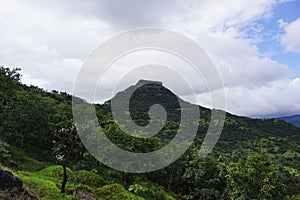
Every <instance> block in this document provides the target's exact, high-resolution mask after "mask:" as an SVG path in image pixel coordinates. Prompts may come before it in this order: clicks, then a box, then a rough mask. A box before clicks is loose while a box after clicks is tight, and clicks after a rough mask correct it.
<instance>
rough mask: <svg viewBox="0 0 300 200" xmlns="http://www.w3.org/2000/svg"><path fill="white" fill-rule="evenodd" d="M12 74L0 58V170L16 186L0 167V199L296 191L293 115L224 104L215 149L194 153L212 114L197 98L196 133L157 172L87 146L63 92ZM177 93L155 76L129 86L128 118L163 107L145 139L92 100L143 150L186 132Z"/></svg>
mask: <svg viewBox="0 0 300 200" xmlns="http://www.w3.org/2000/svg"><path fill="white" fill-rule="evenodd" d="M20 79H21V75H20V73H19V69H11V68H8V67H4V66H1V67H0V172H3V171H9V172H11V173H12V174H13V176H14V177H16V179H17V180H21V182H22V183H23V185H24V190H22V191H21V192H18V190H17V189H16V188H14V187H4V186H5V184H6V183H5V184H4V183H3V180H4V179H2V180H1V178H2V176H1V173H0V199H51V200H52V199H109V200H118V199H124V200H126V199H128V200H129V199H130V200H135V199H137V200H139V199H141V200H142V199H147V200H148V199H149V200H151V199H153V200H172V199H195V200H200V199H211V200H213V199H224V200H225V199H234V200H235V199H240V200H244V199H245V200H246V199H287V200H291V199H293V200H294V199H300V172H299V169H300V159H299V158H300V128H298V127H296V126H293V125H292V124H289V123H286V122H285V121H282V120H279V119H251V118H247V117H240V116H235V115H232V114H230V113H227V115H226V119H225V124H224V129H223V131H222V134H221V137H220V139H219V141H218V143H217V145H216V146H215V148H214V150H213V151H212V152H211V153H209V154H208V155H207V156H206V157H205V158H199V155H198V151H199V148H200V146H201V144H202V142H203V138H204V136H205V134H206V132H207V129H208V126H209V121H210V115H211V110H209V109H207V108H203V107H199V108H200V116H201V117H200V119H199V120H198V121H196V122H193V123H196V124H198V126H199V128H198V132H197V136H196V138H195V140H194V142H193V144H192V145H191V146H190V148H189V149H188V150H187V151H186V152H185V154H184V155H182V156H181V157H180V158H179V159H178V160H177V161H175V162H174V163H172V164H171V165H169V166H168V167H165V168H163V169H160V170H158V171H154V172H149V173H143V174H133V173H125V172H119V171H117V170H114V169H111V168H109V167H107V166H105V165H104V164H102V163H100V162H99V161H97V160H96V159H95V158H94V157H93V156H92V155H91V154H90V153H89V152H88V151H87V150H86V148H85V146H84V145H83V144H82V142H81V140H80V139H79V136H78V134H77V131H76V126H75V123H74V121H73V116H72V96H71V95H69V94H67V93H65V92H58V91H54V90H53V91H46V90H44V89H41V88H38V87H35V86H26V85H24V84H22V83H21V82H20ZM137 86H138V84H137V85H135V86H131V87H137ZM127 91H128V89H127V90H125V91H122V92H120V93H119V94H121V93H124V92H127ZM119 94H117V95H116V97H117V96H118V95H119ZM114 98H115V97H114ZM178 101H182V100H181V99H180V98H177V97H176V95H175V94H173V93H172V92H171V91H170V90H168V89H167V88H165V87H164V86H163V85H162V84H159V83H156V82H151V81H150V82H149V83H148V84H145V85H143V86H142V87H139V89H137V90H136V92H135V93H134V95H133V96H132V98H131V100H130V113H126V114H127V115H130V116H131V118H132V119H133V120H134V121H135V122H136V124H138V125H141V126H143V125H145V124H147V123H148V122H149V119H150V118H149V115H148V111H149V108H150V106H151V105H154V104H160V105H162V106H163V107H164V108H165V109H166V111H167V121H166V123H165V125H164V127H163V129H161V131H160V132H159V133H158V134H156V135H155V136H153V137H150V138H137V137H133V136H129V135H127V134H126V133H124V132H123V131H122V130H121V129H120V128H119V126H118V123H117V122H116V121H115V120H114V118H113V116H112V111H111V106H110V105H111V101H107V102H105V103H104V104H95V105H94V106H95V109H96V114H97V117H98V120H99V123H100V125H101V128H102V129H103V130H104V132H105V134H106V135H107V137H108V138H109V139H110V140H111V141H112V142H113V143H114V144H115V145H117V146H119V147H121V148H123V149H126V150H129V151H132V152H149V151H153V150H156V149H159V148H161V147H163V146H164V145H166V144H168V142H170V141H171V140H172V138H173V137H174V135H175V134H176V133H177V132H178V131H182V132H188V131H189V130H188V129H187V130H180V127H179V123H180V107H179V102H178ZM193 106H197V105H193ZM25 191H26V192H25Z"/></svg>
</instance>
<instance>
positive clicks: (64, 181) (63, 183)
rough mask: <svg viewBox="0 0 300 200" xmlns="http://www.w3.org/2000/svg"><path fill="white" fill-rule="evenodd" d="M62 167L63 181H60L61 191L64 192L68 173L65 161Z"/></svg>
mask: <svg viewBox="0 0 300 200" xmlns="http://www.w3.org/2000/svg"><path fill="white" fill-rule="evenodd" d="M62 167H63V169H64V179H63V182H62V183H61V193H65V192H66V191H65V188H66V184H67V181H68V175H67V165H66V163H64V164H63V165H62Z"/></svg>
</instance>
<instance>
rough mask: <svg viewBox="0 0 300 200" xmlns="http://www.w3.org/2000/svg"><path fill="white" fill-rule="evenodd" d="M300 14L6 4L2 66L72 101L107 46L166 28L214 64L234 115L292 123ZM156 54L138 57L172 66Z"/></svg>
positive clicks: (203, 5)
mask: <svg viewBox="0 0 300 200" xmlns="http://www.w3.org/2000/svg"><path fill="white" fill-rule="evenodd" d="M299 13H300V1H299V0H295V1H292V0H260V1H252V0H244V1H240V0H223V1H220V0H207V1H205V0H204V1H192V0H186V1H181V0H172V1H169V0H151V1H146V0H144V1H142V0H127V1H124V0H102V1H96V0H88V1H79V0H78V1H59V0H54V1H33V0H27V1H21V0H20V1H14V0H10V1H5V0H0V27H1V31H0V47H1V48H0V65H5V66H11V67H20V68H22V74H23V78H22V82H24V83H26V84H28V85H30V84H33V85H37V86H39V87H42V88H45V89H47V90H53V89H55V90H59V91H67V92H69V93H72V91H73V87H74V83H75V79H76V77H77V74H78V72H79V69H80V67H81V65H82V64H83V62H84V60H85V59H86V58H87V57H88V56H89V54H90V53H91V52H92V51H93V50H94V49H95V48H96V47H97V46H99V45H100V44H101V43H102V42H104V41H105V40H107V39H109V38H111V37H112V36H114V35H116V34H118V33H120V32H124V31H128V30H130V29H134V28H142V27H160V28H167V29H171V30H175V31H177V32H179V33H181V34H184V35H186V36H188V37H190V38H192V39H193V40H194V41H196V42H197V43H198V44H199V45H200V46H201V47H202V48H203V49H204V50H205V51H206V52H207V54H208V55H209V56H210V58H211V59H212V60H213V63H214V64H215V66H216V67H217V69H218V71H219V73H220V75H221V78H222V80H223V82H224V86H225V87H224V90H225V92H226V102H227V108H226V109H227V110H228V111H229V112H231V113H234V114H239V115H245V116H251V117H274V116H282V115H292V114H297V113H300V37H299V35H300V14H299ZM150 54H151V55H150ZM150 54H149V52H148V53H145V54H144V55H135V56H137V57H139V60H140V61H141V60H142V61H144V62H146V61H147V59H149V60H151V59H158V60H163V59H167V58H166V57H167V56H166V55H156V54H155V53H153V52H152V53H150ZM133 56H134V54H133V55H131V57H130V56H129V57H128V58H125V59H123V61H120V62H119V65H118V64H116V65H115V66H116V67H115V68H112V70H111V73H112V74H113V73H116V74H117V73H118V72H119V70H118V67H117V66H121V64H122V63H123V64H124V62H125V61H126V62H128V61H130V60H135V59H133V58H134V57H133ZM163 56H166V57H165V58H162V57H163ZM141 58H143V59H141ZM170 59H171V58H170ZM138 63H139V62H138ZM173 63H174V62H173ZM178 63H180V61H178ZM178 63H177V65H178ZM113 69H114V70H115V71H113ZM182 70H185V67H184V66H183V65H182ZM116 78H118V76H110V77H109V78H107V82H106V84H107V85H109V84H110V82H109V81H115V80H114V79H116ZM193 86H194V87H196V88H197V84H196V82H195V83H194V85H193ZM200 87H201V85H199V86H198V88H200ZM195 91H197V97H198V98H199V99H198V103H199V104H203V105H209V100H208V99H207V96H208V93H207V91H205V90H201V89H199V90H195ZM178 93H180V91H179V92H178ZM104 96H105V95H104ZM182 96H183V98H184V92H182ZM103 98H104V97H103ZM107 98H109V96H108V97H107Z"/></svg>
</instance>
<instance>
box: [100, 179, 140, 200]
mask: <svg viewBox="0 0 300 200" xmlns="http://www.w3.org/2000/svg"><path fill="white" fill-rule="evenodd" d="M95 194H96V197H97V199H100V200H120V199H122V200H145V199H144V198H142V197H139V196H137V195H135V194H132V193H130V192H129V191H127V190H126V189H125V188H124V187H123V186H122V185H121V184H117V183H116V184H111V185H106V186H103V187H101V188H98V189H96V191H95Z"/></svg>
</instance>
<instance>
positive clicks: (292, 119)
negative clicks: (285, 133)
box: [278, 115, 300, 127]
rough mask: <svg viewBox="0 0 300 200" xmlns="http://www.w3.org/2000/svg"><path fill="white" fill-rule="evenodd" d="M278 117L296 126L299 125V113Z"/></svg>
mask: <svg viewBox="0 0 300 200" xmlns="http://www.w3.org/2000/svg"><path fill="white" fill-rule="evenodd" d="M278 119H281V120H284V121H286V122H288V123H291V124H293V125H295V126H297V127H300V115H293V116H286V117H279V118H278Z"/></svg>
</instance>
